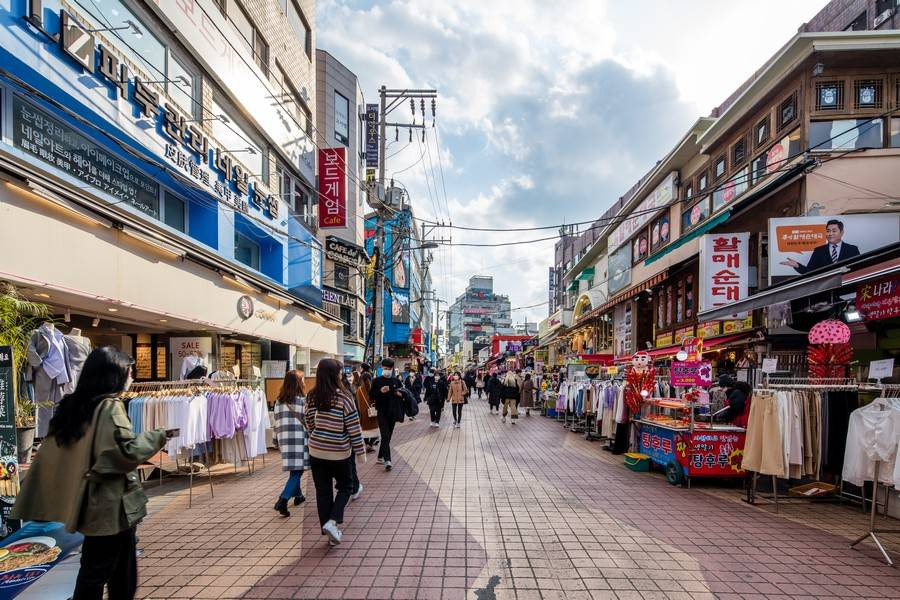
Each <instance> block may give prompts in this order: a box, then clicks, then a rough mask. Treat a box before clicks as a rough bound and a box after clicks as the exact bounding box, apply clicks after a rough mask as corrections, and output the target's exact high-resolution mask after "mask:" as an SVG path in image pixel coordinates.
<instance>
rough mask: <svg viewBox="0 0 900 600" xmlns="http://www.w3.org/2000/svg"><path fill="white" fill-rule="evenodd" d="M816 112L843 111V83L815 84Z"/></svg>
mask: <svg viewBox="0 0 900 600" xmlns="http://www.w3.org/2000/svg"><path fill="white" fill-rule="evenodd" d="M816 110H844V82H843V81H819V82H817V83H816Z"/></svg>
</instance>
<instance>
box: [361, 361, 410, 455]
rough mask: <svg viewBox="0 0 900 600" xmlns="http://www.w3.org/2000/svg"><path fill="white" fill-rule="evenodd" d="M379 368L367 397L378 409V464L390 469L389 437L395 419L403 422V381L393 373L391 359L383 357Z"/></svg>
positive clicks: (395, 423)
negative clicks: (379, 437) (379, 373)
mask: <svg viewBox="0 0 900 600" xmlns="http://www.w3.org/2000/svg"><path fill="white" fill-rule="evenodd" d="M381 368H382V372H381V375H379V376H378V377H376V378H375V379H374V381H372V388H371V389H370V390H369V397H370V398H371V399H372V400H373V401H374V402H375V409H376V410H377V411H378V429H379V431H380V433H381V442H380V443H379V445H378V464H383V465H384V470H385V471H390V470H391V469H392V468H393V465H392V464H391V437H392V436H393V435H394V427H395V426H396V425H397V420H398V419H399V420H400V422H403V405H402V399H403V393H402V392H401V391H400V388H402V387H403V383H402V382H401V381H400V378H399V377H397V376H396V375H395V374H394V361H393V360H392V359H390V358H385V359H383V360H382V361H381Z"/></svg>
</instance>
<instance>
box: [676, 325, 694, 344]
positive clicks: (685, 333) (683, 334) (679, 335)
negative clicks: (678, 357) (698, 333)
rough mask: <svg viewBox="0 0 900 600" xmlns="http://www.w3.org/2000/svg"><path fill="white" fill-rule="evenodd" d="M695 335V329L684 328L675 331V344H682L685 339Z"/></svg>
mask: <svg viewBox="0 0 900 600" xmlns="http://www.w3.org/2000/svg"><path fill="white" fill-rule="evenodd" d="M692 335H694V327H693V326H691V327H682V328H681V329H678V330H677V331H675V343H676V344H680V343H681V342H683V341H684V339H685V338H687V337H690V336H692Z"/></svg>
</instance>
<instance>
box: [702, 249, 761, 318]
mask: <svg viewBox="0 0 900 600" xmlns="http://www.w3.org/2000/svg"><path fill="white" fill-rule="evenodd" d="M749 246H750V234H749V233H746V232H745V233H714V234H707V235H704V236H702V237H701V238H700V311H701V312H703V311H708V310H712V309H714V308H717V307H719V306H725V305H727V304H733V303H735V302H739V301H741V300H743V299H744V298H746V297H747V296H748V294H749V280H750V277H749V275H748V273H749V269H748V268H747V267H748V265H747V263H748V256H749V251H748V249H749Z"/></svg>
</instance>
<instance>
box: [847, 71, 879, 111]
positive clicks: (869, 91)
mask: <svg viewBox="0 0 900 600" xmlns="http://www.w3.org/2000/svg"><path fill="white" fill-rule="evenodd" d="M882 88H883V82H882V81H881V80H880V79H865V80H859V81H854V82H853V108H855V109H857V110H858V109H861V108H881V105H882V104H883V100H882V93H883V92H882Z"/></svg>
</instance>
